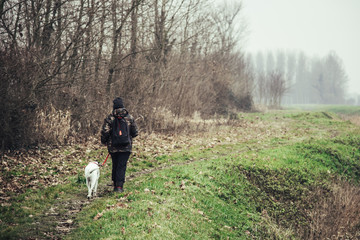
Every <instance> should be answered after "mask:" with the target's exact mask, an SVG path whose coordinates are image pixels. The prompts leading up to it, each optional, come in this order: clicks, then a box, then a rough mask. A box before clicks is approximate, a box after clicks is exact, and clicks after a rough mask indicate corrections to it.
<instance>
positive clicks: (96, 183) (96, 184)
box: [94, 170, 100, 197]
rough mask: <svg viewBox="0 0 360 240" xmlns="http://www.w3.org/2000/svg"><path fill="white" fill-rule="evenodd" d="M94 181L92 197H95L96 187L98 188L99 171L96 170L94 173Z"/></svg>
mask: <svg viewBox="0 0 360 240" xmlns="http://www.w3.org/2000/svg"><path fill="white" fill-rule="evenodd" d="M95 175H96V177H95V178H96V181H95V186H94V197H96V193H97V187H98V183H99V178H100V171H99V170H97V171H96V174H95Z"/></svg>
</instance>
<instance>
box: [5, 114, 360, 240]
mask: <svg viewBox="0 0 360 240" xmlns="http://www.w3.org/2000/svg"><path fill="white" fill-rule="evenodd" d="M359 115H360V110H359V108H356V107H352V108H345V107H334V108H331V107H327V108H324V109H319V108H316V109H312V110H300V109H298V108H291V109H286V110H281V111H270V112H266V113H239V114H238V116H237V117H236V119H231V120H221V119H218V120H216V121H212V122H211V121H207V122H205V121H203V122H199V123H197V124H203V125H208V127H206V129H207V131H202V132H196V131H189V133H188V134H186V135H157V134H151V135H141V136H139V137H138V138H137V139H136V140H135V151H134V153H133V154H132V156H131V158H130V161H129V163H128V170H127V182H126V183H125V190H126V191H125V192H124V193H122V194H114V193H113V192H112V188H111V186H108V185H109V184H111V175H110V172H111V160H109V161H108V162H107V163H106V164H105V166H104V167H103V168H102V170H101V171H102V172H101V177H100V182H99V184H100V186H99V191H100V192H99V196H98V197H97V198H95V199H93V200H90V201H88V200H87V199H86V194H87V188H86V186H85V180H84V177H83V168H84V166H85V165H86V163H87V162H88V161H90V160H95V159H96V160H98V161H99V162H102V161H104V160H105V157H106V154H107V152H106V149H105V148H104V147H102V146H100V145H98V140H96V139H94V140H93V141H92V142H88V143H87V144H83V145H69V146H64V147H60V148H56V149H51V148H39V149H35V150H34V149H33V150H29V151H26V152H20V151H19V152H15V153H14V152H8V153H5V154H4V156H3V158H2V162H1V166H2V167H1V179H0V185H1V187H2V190H1V195H0V196H1V197H0V201H1V207H0V223H1V225H0V238H1V239H358V238H359V237H360V210H359V209H358V202H359V201H360V188H359V180H360V179H359V178H360V148H359V147H360V126H359V125H357V123H356V121H354V120H353V119H356V118H358V117H359ZM194 129H195V128H194ZM201 129H204V126H202V127H201ZM190 130H191V129H190Z"/></svg>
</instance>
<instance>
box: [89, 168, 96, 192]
mask: <svg viewBox="0 0 360 240" xmlns="http://www.w3.org/2000/svg"><path fill="white" fill-rule="evenodd" d="M96 172H97V171H93V172H92V173H91V174H90V179H91V180H90V192H91V194H92V193H93V192H94V188H95V185H96V182H97V179H96V177H97V173H96Z"/></svg>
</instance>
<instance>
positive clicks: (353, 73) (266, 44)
mask: <svg viewBox="0 0 360 240" xmlns="http://www.w3.org/2000/svg"><path fill="white" fill-rule="evenodd" d="M242 3H243V8H242V16H243V18H245V19H246V21H247V26H248V34H247V37H246V41H245V47H244V50H245V51H247V52H254V53H256V52H257V51H267V50H274V51H275V50H290V51H291V50H299V51H304V53H305V54H306V55H307V56H309V57H312V56H318V57H324V56H325V55H327V54H328V53H329V52H330V51H331V50H333V51H335V52H336V53H337V55H338V56H339V57H340V58H341V59H342V60H343V65H344V68H345V71H346V73H347V75H348V77H349V83H348V87H349V92H350V93H353V92H356V93H358V94H360V0H242Z"/></svg>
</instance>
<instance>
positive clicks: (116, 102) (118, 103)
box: [113, 97, 125, 110]
mask: <svg viewBox="0 0 360 240" xmlns="http://www.w3.org/2000/svg"><path fill="white" fill-rule="evenodd" d="M113 104H114V105H113V109H114V110H115V109H118V108H125V107H124V103H123V100H122V98H120V97H118V98H115V99H114V101H113Z"/></svg>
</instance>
